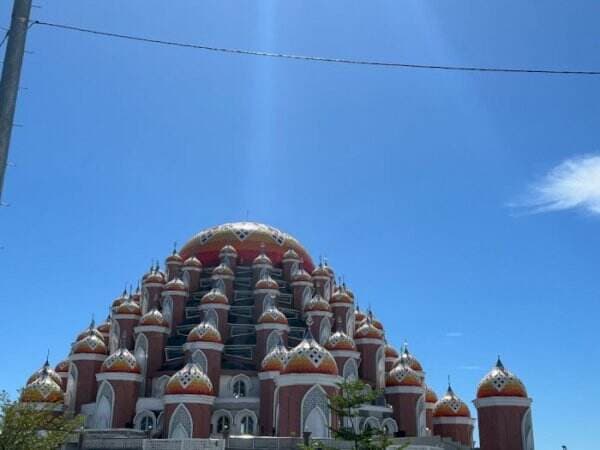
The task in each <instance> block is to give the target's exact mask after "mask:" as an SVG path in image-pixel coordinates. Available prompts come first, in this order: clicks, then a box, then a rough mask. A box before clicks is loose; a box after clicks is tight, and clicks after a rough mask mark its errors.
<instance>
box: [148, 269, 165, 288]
mask: <svg viewBox="0 0 600 450" xmlns="http://www.w3.org/2000/svg"><path fill="white" fill-rule="evenodd" d="M164 282H165V276H164V274H163V273H162V272H161V271H160V270H158V269H157V268H154V269H152V272H150V273H149V274H148V275H147V276H146V277H145V278H144V283H153V284H154V283H158V284H163V283H164Z"/></svg>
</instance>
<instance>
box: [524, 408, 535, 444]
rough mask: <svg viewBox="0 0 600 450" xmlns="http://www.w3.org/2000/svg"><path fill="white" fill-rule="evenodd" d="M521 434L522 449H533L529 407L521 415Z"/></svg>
mask: <svg viewBox="0 0 600 450" xmlns="http://www.w3.org/2000/svg"><path fill="white" fill-rule="evenodd" d="M521 436H522V439H523V450H534V443H533V421H532V420H531V408H529V409H528V410H527V412H525V414H524V415H523V420H522V421H521Z"/></svg>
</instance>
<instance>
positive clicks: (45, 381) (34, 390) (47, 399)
mask: <svg viewBox="0 0 600 450" xmlns="http://www.w3.org/2000/svg"><path fill="white" fill-rule="evenodd" d="M64 398H65V394H64V393H63V391H62V389H61V388H60V382H59V383H57V382H56V381H54V380H53V379H52V377H51V376H50V375H49V374H48V373H47V372H43V373H42V374H41V375H40V376H39V377H38V378H36V379H35V380H34V381H32V382H31V383H30V384H28V385H27V386H25V388H24V389H23V392H22V393H21V401H22V402H24V403H62V402H63V400H64Z"/></svg>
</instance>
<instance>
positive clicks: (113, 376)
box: [96, 372, 144, 383]
mask: <svg viewBox="0 0 600 450" xmlns="http://www.w3.org/2000/svg"><path fill="white" fill-rule="evenodd" d="M143 379H144V377H143V376H141V375H140V374H139V373H127V372H101V373H97V374H96V381H104V380H106V381H135V382H137V383H141V382H142V380H143Z"/></svg>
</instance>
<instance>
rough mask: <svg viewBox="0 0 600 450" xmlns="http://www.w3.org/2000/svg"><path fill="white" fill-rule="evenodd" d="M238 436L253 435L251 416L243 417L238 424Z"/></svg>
mask: <svg viewBox="0 0 600 450" xmlns="http://www.w3.org/2000/svg"><path fill="white" fill-rule="evenodd" d="M240 434H254V419H253V418H252V416H244V417H242V420H241V422H240Z"/></svg>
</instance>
